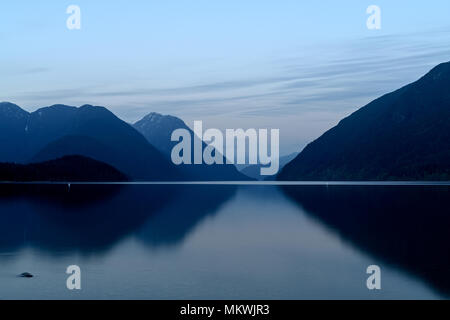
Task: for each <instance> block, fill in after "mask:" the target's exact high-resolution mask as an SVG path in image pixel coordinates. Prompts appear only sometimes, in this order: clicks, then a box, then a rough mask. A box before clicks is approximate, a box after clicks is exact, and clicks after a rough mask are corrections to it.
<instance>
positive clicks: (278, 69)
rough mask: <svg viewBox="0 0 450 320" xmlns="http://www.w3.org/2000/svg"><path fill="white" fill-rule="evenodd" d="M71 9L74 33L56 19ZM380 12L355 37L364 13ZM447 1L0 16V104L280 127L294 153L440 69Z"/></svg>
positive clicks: (6, 7) (45, 5)
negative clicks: (95, 108)
mask: <svg viewBox="0 0 450 320" xmlns="http://www.w3.org/2000/svg"><path fill="white" fill-rule="evenodd" d="M71 4H75V5H78V6H79V7H80V8H81V24H82V28H81V30H68V29H67V28H66V19H67V18H68V15H67V14H66V8H67V7H68V6H69V5H71ZM372 4H375V5H378V6H379V7H380V8H381V10H382V29H381V30H368V29H367V27H366V20H367V17H368V15H367V14H366V8H367V7H368V6H369V5H372ZM449 13H450V1H448V0H434V1H432V2H424V1H404V0H397V1H378V0H372V1H361V0H347V1H345V0H343V1H331V0H330V1H300V0H293V1H263V0H259V1H253V0H250V1H236V0H227V1H210V0H209V1H203V0H202V1H192V0H191V1H148V0H147V1H121V0H118V1H99V0H97V1H92V0H90V1H54V0H52V1H50V0H42V1H39V2H37V1H36V2H31V1H24V0H16V1H14V2H9V3H5V1H3V2H2V3H1V4H0V43H1V46H0V48H1V49H0V70H1V73H2V77H1V80H0V101H11V102H14V103H17V104H19V105H20V106H22V107H23V108H24V109H26V110H29V111H34V110H36V109H37V108H39V107H42V106H47V105H51V104H55V103H65V104H70V105H82V104H86V103H89V104H94V105H104V106H107V107H109V108H110V109H111V110H112V111H113V112H114V113H116V114H117V115H118V116H120V117H121V118H123V119H124V120H126V121H129V122H132V121H136V120H138V119H139V118H141V117H142V116H144V115H145V114H147V113H149V112H152V111H156V112H161V113H164V114H173V115H176V116H180V117H182V118H183V119H184V120H186V122H187V123H188V125H192V121H193V120H203V121H204V122H205V123H206V124H205V126H210V127H218V128H236V127H244V128H248V127H254V128H260V127H264V128H280V129H281V131H280V137H281V144H282V153H288V152H291V151H294V150H298V149H300V148H301V147H303V146H304V145H305V144H306V143H307V142H309V141H311V140H312V139H314V138H316V137H318V136H319V135H320V134H321V133H323V131H324V130H326V129H328V128H330V127H331V126H333V125H334V124H336V123H337V122H338V121H339V119H341V118H342V117H343V116H345V115H348V114H349V113H351V112H352V111H354V110H356V109H357V108H358V107H361V106H363V105H365V104H366V103H368V102H369V101H370V100H371V99H373V98H376V97H377V96H379V95H381V94H383V93H387V92H389V91H392V90H394V89H396V88H398V87H400V86H402V85H405V84H407V83H409V82H411V81H414V80H416V79H417V78H418V77H420V76H421V75H422V74H424V73H426V72H427V71H428V70H429V69H430V68H432V67H433V66H434V65H436V64H438V63H440V62H444V61H449V60H450V41H449V40H450V23H449V22H448V21H449Z"/></svg>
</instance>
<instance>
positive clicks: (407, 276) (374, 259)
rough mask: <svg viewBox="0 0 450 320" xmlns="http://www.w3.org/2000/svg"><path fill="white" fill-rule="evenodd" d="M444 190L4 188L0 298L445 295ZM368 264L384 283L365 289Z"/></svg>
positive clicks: (449, 243) (449, 281)
mask: <svg viewBox="0 0 450 320" xmlns="http://www.w3.org/2000/svg"><path fill="white" fill-rule="evenodd" d="M449 196H450V188H449V187H446V186H328V187H327V186H284V187H280V186H146V185H137V186H95V185H93V186H82V185H73V186H71V188H70V191H69V190H68V188H67V186H64V185H59V186H52V185H47V186H42V185H41V186H8V185H3V186H0V298H1V299H16V298H19V299H54V298H56V299H110V298H113V299H348V298H352V299H366V298H369V299H432V298H446V297H448V293H449V291H450V276H449V273H448V270H449V268H450V258H449V254H448V253H449V252H450V251H449V249H450V232H449V230H450V216H449V214H450V197H449ZM74 264H75V265H78V266H80V268H81V270H82V289H81V290H80V291H76V292H74V291H69V290H68V289H67V288H66V279H67V276H68V275H67V274H66V273H65V271H66V268H67V266H69V265H74ZM374 264H375V265H379V266H380V267H381V270H382V278H381V279H382V289H381V290H380V291H369V290H368V289H367V287H366V279H367V277H368V275H367V274H366V268H367V267H368V266H369V265H374ZM22 272H30V273H32V274H34V275H35V277H34V278H32V279H23V278H18V277H17V275H18V274H20V273H22Z"/></svg>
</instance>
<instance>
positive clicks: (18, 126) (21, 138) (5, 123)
mask: <svg viewBox="0 0 450 320" xmlns="http://www.w3.org/2000/svg"><path fill="white" fill-rule="evenodd" d="M28 117H29V113H28V112H26V111H25V110H22V109H21V108H20V107H19V106H17V105H15V104H12V103H9V102H1V103H0V161H5V162H12V161H16V160H17V159H23V158H24V157H25V156H26V154H25V150H24V145H25V141H26V136H27V134H26V125H27V123H28Z"/></svg>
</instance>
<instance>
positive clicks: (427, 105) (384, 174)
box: [278, 62, 450, 180]
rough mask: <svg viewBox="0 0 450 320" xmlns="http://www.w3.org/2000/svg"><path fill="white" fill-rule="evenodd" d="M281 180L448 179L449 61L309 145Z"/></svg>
mask: <svg viewBox="0 0 450 320" xmlns="http://www.w3.org/2000/svg"><path fill="white" fill-rule="evenodd" d="M278 179H279V180H450V62H447V63H443V64H440V65H438V66H437V67H435V68H434V69H432V70H431V71H430V72H429V73H428V74H426V75H425V76H424V77H422V78H421V79H420V80H418V81H416V82H414V83H412V84H410V85H407V86H405V87H403V88H401V89H399V90H397V91H394V92H392V93H389V94H387V95H385V96H383V97H381V98H379V99H376V100H375V101H373V102H371V103H369V104H368V105H366V106H365V107H363V108H361V109H359V110H358V111H356V112H355V113H353V114H352V115H350V116H349V117H347V118H345V119H343V120H342V121H341V122H340V123H339V124H338V125H337V126H336V127H334V128H332V129H331V130H329V131H327V132H326V133H325V134H323V135H322V136H321V137H320V138H318V139H317V140H316V141H314V142H312V143H310V144H309V145H308V146H307V147H306V148H305V149H304V150H303V151H302V152H301V153H300V154H299V155H298V156H297V157H296V158H295V159H294V160H293V161H291V162H290V163H289V164H288V165H286V166H285V167H284V169H283V170H282V171H281V173H280V174H279V175H278Z"/></svg>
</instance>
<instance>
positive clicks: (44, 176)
mask: <svg viewBox="0 0 450 320" xmlns="http://www.w3.org/2000/svg"><path fill="white" fill-rule="evenodd" d="M126 180H127V178H126V176H125V175H124V174H122V173H121V172H119V171H118V170H117V169H115V168H113V167H112V166H110V165H108V164H106V163H102V162H99V161H97V160H93V159H90V158H86V157H82V156H66V157H63V158H61V159H56V160H51V161H47V162H42V163H33V164H15V163H0V181H10V182H12V181H14V182H26V181H64V182H76V181H126Z"/></svg>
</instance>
